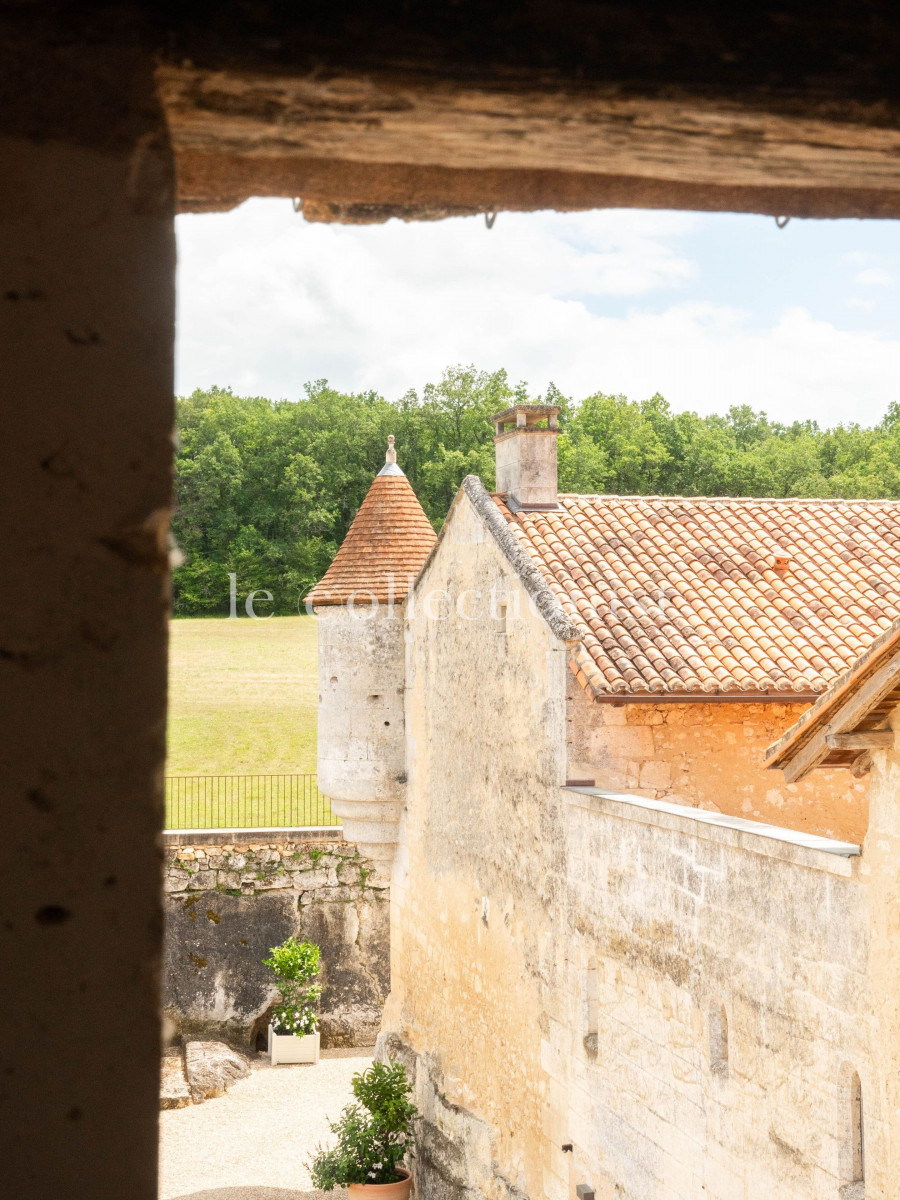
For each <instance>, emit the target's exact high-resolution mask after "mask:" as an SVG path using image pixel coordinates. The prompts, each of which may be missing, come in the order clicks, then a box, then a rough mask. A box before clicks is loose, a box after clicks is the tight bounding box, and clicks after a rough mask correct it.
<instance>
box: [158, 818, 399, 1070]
mask: <svg viewBox="0 0 900 1200" xmlns="http://www.w3.org/2000/svg"><path fill="white" fill-rule="evenodd" d="M335 832H337V833H338V834H339V831H333V830H330V831H322V836H318V835H315V834H310V833H304V832H302V831H297V832H295V833H293V834H289V835H288V836H285V835H284V834H282V835H281V839H283V840H278V841H269V840H263V839H264V838H266V834H265V832H264V831H259V832H258V833H257V834H256V835H253V834H250V836H249V837H247V835H245V836H244V840H241V838H240V835H239V834H237V833H234V832H231V833H229V834H226V835H224V836H223V835H212V834H206V835H204V840H199V839H198V840H196V841H193V842H191V843H190V844H189V845H186V844H180V845H179V844H176V845H169V846H167V848H166V869H165V891H166V899H165V918H166V932H165V957H164V973H163V1008H164V1012H165V1015H166V1017H167V1018H168V1020H169V1021H170V1022H171V1027H170V1034H171V1035H173V1036H177V1035H187V1034H198V1033H202V1034H215V1035H216V1036H218V1037H221V1038H224V1039H225V1040H227V1041H229V1042H231V1043H232V1044H233V1045H236V1046H238V1047H241V1048H243V1049H252V1048H253V1047H254V1045H255V1044H256V1040H257V1037H258V1036H259V1035H260V1033H262V1032H263V1031H264V1029H265V1027H266V1025H267V1023H268V1012H269V1009H270V1007H271V1005H272V1004H273V1003H274V1001H275V999H276V997H277V993H276V990H275V988H274V987H273V986H272V982H271V977H270V975H269V972H268V971H267V970H266V969H265V967H263V965H262V959H263V958H265V957H266V956H267V955H268V952H269V950H270V948H271V947H272V946H275V945H277V944H278V943H280V942H282V941H284V939H285V938H286V937H288V936H290V935H291V934H295V935H297V936H298V937H301V938H305V939H307V940H309V941H313V942H315V943H316V944H317V945H318V946H319V947H320V949H321V952H322V973H321V976H320V982H321V983H322V984H323V986H324V988H325V991H324V994H323V997H322V1002H321V1018H320V1027H321V1031H322V1044H323V1045H325V1046H364V1045H372V1044H373V1043H374V1041H375V1037H376V1035H377V1033H378V1030H379V1027H380V1024H381V1012H382V1007H383V1004H384V1000H385V997H386V996H387V994H388V991H389V987H390V965H389V904H388V899H389V890H388V889H387V888H386V887H383V886H379V885H378V884H377V882H376V881H375V879H374V870H373V867H372V864H371V863H370V862H368V861H367V860H366V859H364V858H362V857H360V855H359V852H358V850H357V847H356V846H354V845H353V844H352V843H347V842H343V841H340V840H338V839H337V838H336V837H335ZM269 836H271V835H269ZM226 837H227V838H230V839H231V840H228V841H225V840H224V838H226ZM167 838H168V839H169V840H170V841H172V842H181V843H184V842H186V840H187V837H186V835H184V834H180V835H167ZM326 838H327V839H329V840H325V839H326Z"/></svg>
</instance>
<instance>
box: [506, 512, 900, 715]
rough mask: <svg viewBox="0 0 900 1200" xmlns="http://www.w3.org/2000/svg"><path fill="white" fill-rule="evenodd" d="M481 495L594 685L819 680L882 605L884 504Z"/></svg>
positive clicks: (727, 688)
mask: <svg viewBox="0 0 900 1200" xmlns="http://www.w3.org/2000/svg"><path fill="white" fill-rule="evenodd" d="M494 499H495V502H496V504H497V506H498V508H499V509H500V511H501V513H502V514H503V516H504V517H505V519H506V520H507V522H508V523H509V525H510V527H511V528H512V529H513V531H514V532H515V534H516V536H517V537H518V539H519V541H520V542H521V544H522V545H523V546H524V547H525V549H526V550H527V551H528V552H529V554H530V555H531V557H532V558H533V559H534V561H535V562H536V563H537V565H538V566H539V567H540V569H541V571H542V572H543V574H544V576H545V578H546V579H547V582H548V584H549V585H550V587H551V589H552V590H553V592H554V594H555V595H556V597H557V598H558V600H559V602H560V604H561V605H562V607H563V609H564V611H565V612H566V614H567V615H568V616H569V617H570V618H571V620H572V621H573V623H574V624H575V626H576V627H577V628H578V629H579V631H580V632H581V633H582V638H583V640H582V643H581V645H580V646H579V647H578V649H577V650H576V651H575V653H574V655H573V658H572V669H573V671H575V673H576V677H577V678H578V680H579V682H580V683H581V685H582V686H583V687H584V688H585V689H586V690H587V691H588V692H589V693H591V694H593V695H595V696H601V695H617V696H620V695H627V694H634V695H639V694H643V695H646V694H659V693H664V694H667V695H669V696H677V695H691V694H704V695H716V694H718V695H725V694H729V693H731V694H734V695H735V696H738V695H741V694H746V693H762V694H767V695H772V696H777V695H779V694H782V695H789V694H797V693H803V694H807V695H808V694H810V693H821V692H824V691H825V690H826V688H828V686H829V685H830V684H831V683H832V682H833V680H834V679H835V678H836V677H837V676H838V675H839V674H840V673H841V672H842V671H845V670H846V669H847V667H848V666H849V665H850V664H851V663H852V662H853V661H854V659H855V658H856V657H857V655H858V654H859V652H860V650H861V649H862V648H864V647H865V646H866V645H867V644H868V643H869V642H870V641H871V640H872V638H874V637H876V636H877V635H878V634H879V633H881V632H882V630H884V629H887V628H888V627H889V626H890V624H891V622H892V620H893V619H894V618H895V617H896V616H897V604H898V603H900V553H898V549H897V547H898V543H900V502H898V501H891V500H793V499H790V500H765V499H748V498H739V499H732V498H715V499H705V498H697V499H687V498H684V497H665V496H663V497H660V496H575V495H561V496H560V497H559V509H558V510H556V511H540V512H538V511H530V512H529V511H522V510H520V511H519V512H517V513H515V514H513V513H512V512H510V510H509V509H508V508H507V507H506V505H505V503H504V498H503V497H502V496H495V497H494ZM776 555H779V556H787V557H788V558H789V559H790V566H789V569H788V571H787V573H779V572H777V571H776V570H775V556H776ZM875 572H877V574H876V573H875Z"/></svg>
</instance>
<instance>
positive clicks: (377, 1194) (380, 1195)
mask: <svg viewBox="0 0 900 1200" xmlns="http://www.w3.org/2000/svg"><path fill="white" fill-rule="evenodd" d="M397 1174H398V1175H402V1176H403V1179H397V1180H396V1181H395V1182H394V1183H348V1184H347V1194H348V1195H349V1196H350V1200H409V1194H410V1192H411V1191H412V1177H411V1176H410V1173H409V1171H407V1169H406V1167H398V1168H397Z"/></svg>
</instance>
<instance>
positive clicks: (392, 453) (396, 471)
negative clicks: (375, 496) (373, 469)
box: [378, 433, 403, 475]
mask: <svg viewBox="0 0 900 1200" xmlns="http://www.w3.org/2000/svg"><path fill="white" fill-rule="evenodd" d="M378 474H379V475H402V474H403V472H402V471H401V470H400V468H399V467H398V466H397V451H396V450H395V449H394V435H393V434H392V433H389V434H388V448H387V454H385V456H384V466H383V467H382V468H381V470H380V471H379V472H378Z"/></svg>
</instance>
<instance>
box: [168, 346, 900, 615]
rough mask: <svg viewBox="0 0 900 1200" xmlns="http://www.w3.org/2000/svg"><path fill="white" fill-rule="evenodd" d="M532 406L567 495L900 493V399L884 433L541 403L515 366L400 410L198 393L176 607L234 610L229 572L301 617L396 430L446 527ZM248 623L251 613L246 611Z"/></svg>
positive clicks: (662, 406)
mask: <svg viewBox="0 0 900 1200" xmlns="http://www.w3.org/2000/svg"><path fill="white" fill-rule="evenodd" d="M522 400H532V401H541V402H543V403H552V404H559V405H561V407H562V413H561V416H560V426H561V429H562V433H561V435H560V439H559V477H560V478H559V482H560V490H561V491H571V492H614V493H615V492H618V493H632V494H633V493H645V494H647V493H651V494H662V495H685V496H699V495H705V496H866V497H873V496H889V497H897V496H900V403H898V402H896V401H894V402H892V403H891V404H890V405H889V407H888V409H887V414H886V416H885V417H884V420H883V421H882V422H881V423H880V424H879V425H876V426H875V427H874V428H871V429H864V428H862V427H861V426H859V425H856V424H852V423H850V424H846V425H838V426H837V427H836V428H834V429H820V428H819V427H818V425H817V424H816V423H815V422H812V421H804V422H795V423H794V424H792V425H781V424H778V423H777V422H774V421H770V420H769V419H768V418H767V417H766V415H765V414H764V413H763V412H754V411H753V410H752V409H751V408H750V407H749V406H746V405H742V406H740V407H732V408H730V409H729V410H728V411H727V413H725V415H724V416H718V415H715V416H707V417H700V416H698V415H697V414H696V413H692V412H681V413H675V412H672V410H671V409H670V407H669V405H668V404H667V402H666V401H665V400H664V399H663V397H662V396H660V395H656V396H652V397H651V398H650V399H649V400H628V399H627V398H626V397H625V396H609V395H605V394H604V393H602V392H595V393H594V394H593V395H590V396H587V397H586V398H584V399H581V400H574V399H572V398H570V397H567V396H564V395H562V393H561V392H559V391H558V390H557V389H556V388H555V387H554V386H553V385H552V384H551V386H550V388H549V389H548V391H547V393H546V394H545V395H543V396H535V395H532V394H530V393H529V390H528V388H527V386H526V385H525V384H518V385H512V384H511V383H510V381H509V379H508V378H507V374H506V372H505V371H502V370H500V371H494V372H486V371H478V370H476V369H475V368H474V367H451V368H448V369H447V370H446V371H445V372H444V374H443V377H442V378H441V381H440V383H435V384H428V385H427V386H426V387H425V388H424V389H423V391H422V393H421V394H419V393H417V392H415V391H410V392H407V393H406V395H404V396H402V397H401V398H400V399H399V400H385V399H384V398H383V397H381V396H379V395H377V394H376V393H374V392H363V393H359V394H353V395H348V394H346V393H343V392H338V391H335V389H334V388H331V387H329V386H328V384H327V382H326V381H325V380H318V381H317V382H316V383H311V384H307V386H306V387H305V389H304V394H303V396H302V397H301V398H300V399H299V400H297V401H290V400H278V401H274V402H273V401H271V400H267V399H265V398H264V397H259V396H255V397H253V396H235V395H233V394H232V392H231V391H230V390H229V389H228V388H217V387H214V388H211V389H210V390H209V391H196V392H194V394H193V395H192V396H187V397H183V398H180V399H179V400H178V402H177V421H178V434H179V444H178V451H177V461H176V489H177V493H176V494H177V505H178V507H177V512H176V515H175V519H174V532H175V537H176V540H177V542H178V545H179V547H180V549H181V550H182V552H183V554H184V563H183V565H182V566H181V567H179V568H178V570H177V571H176V572H175V612H176V613H177V614H179V615H183V616H188V615H192V616H201V615H204V614H210V615H212V614H224V613H227V612H228V609H229V580H228V573H229V572H233V573H235V574H236V576H237V589H238V593H239V594H240V595H241V596H245V595H246V594H247V593H248V592H249V591H251V590H253V589H260V588H266V589H268V590H269V591H270V592H272V594H273V596H274V602H273V603H272V604H267V603H265V602H262V603H261V604H260V605H259V612H260V614H265V613H268V612H272V611H274V612H278V613H291V612H297V604H298V597H300V596H301V595H302V594H304V593H305V592H306V591H308V590H309V588H310V587H311V586H312V584H313V583H314V582H315V581H316V580H317V579H318V578H319V577H320V576H321V574H322V572H323V571H324V570H325V568H326V567H327V566H328V564H329V562H330V561H331V559H332V557H333V555H334V553H335V551H336V549H337V547H338V546H339V545H340V542H341V539H342V538H343V536H344V534H345V533H346V531H347V528H348V527H349V525H350V522H351V521H352V520H353V517H354V515H355V513H356V510H357V509H358V507H359V505H360V503H361V501H362V499H363V496H364V495H365V494H366V491H367V489H368V487H369V484H370V483H371V482H372V477H373V476H374V474H375V472H376V471H377V470H378V469H379V468H380V466H381V464H382V463H383V462H384V451H385V447H386V443H387V435H388V434H389V433H393V434H394V435H395V436H396V439H397V454H398V461H399V463H400V465H401V466H402V467H403V469H404V471H405V472H406V474H407V475H408V476H409V479H410V482H411V483H412V485H413V487H414V488H415V490H416V493H417V495H418V497H419V499H420V500H421V502H422V505H423V507H424V509H425V511H426V512H427V514H428V516H429V518H430V519H431V521H432V522H433V523H434V525H435V528H439V527H440V523H441V520H442V519H443V517H444V515H445V513H446V511H447V509H448V507H449V505H450V501H451V500H452V499H453V496H454V494H455V493H456V490H457V488H458V487H459V484H460V482H461V480H462V478H463V476H464V475H467V474H469V473H474V474H477V475H480V476H481V478H482V479H483V480H484V483H485V484H486V486H487V487H489V488H490V487H491V486H492V485H493V482H494V447H493V442H492V435H493V428H492V426H491V424H490V420H489V418H490V417H491V415H492V414H493V413H495V412H498V411H500V410H501V409H503V408H506V407H508V406H509V405H510V404H511V403H515V402H516V401H522ZM239 611H241V612H242V610H239Z"/></svg>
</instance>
